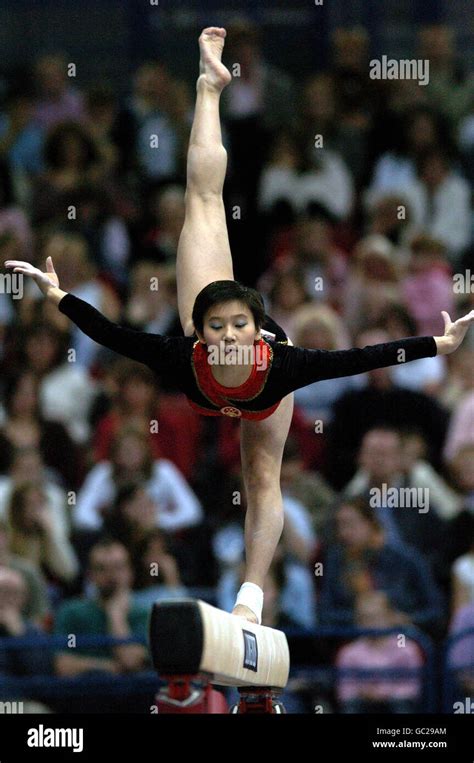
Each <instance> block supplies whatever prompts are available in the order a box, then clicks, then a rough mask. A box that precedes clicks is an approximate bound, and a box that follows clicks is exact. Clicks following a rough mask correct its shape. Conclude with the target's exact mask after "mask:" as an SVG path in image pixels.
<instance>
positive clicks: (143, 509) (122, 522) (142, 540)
mask: <svg viewBox="0 0 474 763" xmlns="http://www.w3.org/2000/svg"><path fill="white" fill-rule="evenodd" d="M156 521H157V507H156V504H155V502H154V501H153V500H152V499H151V498H150V496H149V495H148V493H147V492H146V487H145V484H144V483H143V482H141V481H139V480H136V481H134V482H126V483H124V484H123V485H122V486H121V487H120V488H119V490H118V492H117V496H116V499H115V501H114V504H113V506H112V507H111V510H110V511H109V512H108V513H107V514H106V515H105V521H104V529H105V531H106V533H107V535H108V536H110V537H111V538H115V539H116V540H118V541H120V542H121V543H123V545H124V546H125V547H126V549H127V551H128V553H129V555H130V560H131V563H132V567H133V574H134V580H135V585H136V587H141V586H147V587H148V588H149V587H150V586H153V588H155V587H156V586H155V585H154V583H157V581H156V576H157V574H158V568H159V561H158V559H156V560H154V564H151V563H150V566H147V562H145V561H144V560H145V559H149V558H150V555H151V554H152V553H154V552H157V553H159V556H160V560H161V562H162V565H163V566H162V568H161V572H160V573H159V574H160V577H161V578H162V579H163V574H164V576H165V584H166V585H168V586H170V587H171V588H173V589H175V588H177V589H180V588H182V586H181V577H180V572H179V567H178V564H177V561H176V559H175V558H174V557H173V556H172V555H171V554H170V552H169V551H167V550H166V549H167V546H170V547H171V546H172V545H176V544H178V545H182V546H184V547H185V548H184V550H185V553H186V554H188V555H194V554H195V553H196V549H195V548H194V543H193V539H192V538H189V537H186V536H185V537H184V538H182V539H181V538H179V539H177V540H176V539H175V540H174V544H173V538H172V537H170V536H168V535H167V534H165V533H163V532H162V531H161V530H157V529H156ZM157 565H158V567H157ZM153 575H154V577H153ZM150 576H151V577H150ZM151 594H152V592H148V594H145V597H146V598H147V599H149V598H150V596H151ZM142 599H143V596H142Z"/></svg>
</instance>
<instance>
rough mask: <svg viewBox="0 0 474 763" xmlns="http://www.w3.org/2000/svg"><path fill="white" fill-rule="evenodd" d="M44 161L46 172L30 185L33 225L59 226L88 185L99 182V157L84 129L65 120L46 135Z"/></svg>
mask: <svg viewBox="0 0 474 763" xmlns="http://www.w3.org/2000/svg"><path fill="white" fill-rule="evenodd" d="M44 158H45V165H46V169H45V171H44V172H42V173H41V174H40V175H37V176H36V177H35V179H34V182H33V190H32V195H31V216H32V220H33V224H34V225H44V224H46V223H59V224H61V223H62V222H64V218H65V216H66V214H67V211H68V207H69V206H70V205H71V204H72V205H74V204H75V201H76V199H79V198H80V196H81V194H82V193H83V192H84V191H85V190H87V189H88V188H90V186H95V185H99V181H102V178H101V175H102V172H103V168H102V167H101V161H102V157H101V156H100V154H99V153H98V150H97V147H96V144H95V143H94V141H93V139H92V137H91V136H90V135H89V132H88V130H87V129H86V128H85V127H83V126H82V125H80V124H78V123H77V122H73V121H65V122H60V123H58V124H57V125H56V126H55V127H53V128H52V130H51V131H50V132H49V133H48V135H47V137H46V141H45V146H44Z"/></svg>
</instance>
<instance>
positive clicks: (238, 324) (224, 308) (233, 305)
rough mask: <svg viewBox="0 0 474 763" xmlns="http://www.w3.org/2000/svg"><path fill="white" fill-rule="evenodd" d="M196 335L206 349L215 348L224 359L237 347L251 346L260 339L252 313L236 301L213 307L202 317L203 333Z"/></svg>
mask: <svg viewBox="0 0 474 763" xmlns="http://www.w3.org/2000/svg"><path fill="white" fill-rule="evenodd" d="M197 334H198V336H199V339H200V340H201V342H204V343H206V344H207V346H208V348H209V347H215V346H216V347H218V348H219V350H220V351H222V352H223V353H225V356H226V357H227V356H230V355H232V353H234V352H235V349H236V348H237V347H238V346H239V345H240V346H244V345H247V346H251V345H253V343H254V341H255V340H256V339H259V338H260V332H259V331H257V330H256V328H255V321H254V318H253V315H252V311H251V310H250V308H248V307H247V305H245V304H244V303H242V302H239V301H238V300H233V301H231V302H222V303H221V304H217V305H213V307H211V308H210V309H209V310H208V311H207V313H206V314H205V316H204V322H203V333H202V334H200V333H199V332H197Z"/></svg>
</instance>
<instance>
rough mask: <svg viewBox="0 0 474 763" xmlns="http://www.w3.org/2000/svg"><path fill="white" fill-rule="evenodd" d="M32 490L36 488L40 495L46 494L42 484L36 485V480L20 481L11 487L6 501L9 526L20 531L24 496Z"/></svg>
mask: <svg viewBox="0 0 474 763" xmlns="http://www.w3.org/2000/svg"><path fill="white" fill-rule="evenodd" d="M32 490H37V491H38V492H40V493H41V494H42V495H44V496H46V494H45V492H44V489H43V486H42V485H38V483H37V482H33V481H31V482H21V483H20V484H19V485H17V486H16V487H15V488H14V489H13V492H12V494H11V497H10V500H9V502H8V509H7V517H8V522H9V524H10V526H11V527H12V528H14V529H16V530H20V531H21V529H22V519H23V511H24V508H25V502H26V498H27V496H28V494H29V493H30V492H31V491H32Z"/></svg>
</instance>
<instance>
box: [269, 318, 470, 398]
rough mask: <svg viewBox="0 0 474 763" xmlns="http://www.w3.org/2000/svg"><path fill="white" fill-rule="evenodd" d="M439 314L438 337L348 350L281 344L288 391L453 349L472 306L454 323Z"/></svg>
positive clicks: (463, 331) (467, 319) (460, 338)
mask: <svg viewBox="0 0 474 763" xmlns="http://www.w3.org/2000/svg"><path fill="white" fill-rule="evenodd" d="M443 318H444V321H445V333H444V335H443V336H441V337H432V336H423V337H408V338H407V339H397V340H395V341H392V342H384V343H382V344H375V345H372V346H367V347H363V348H354V349H352V350H335V351H330V350H307V349H304V348H302V347H285V348H282V350H280V353H281V360H280V365H281V369H282V376H283V375H284V377H285V379H286V380H287V381H288V391H291V390H295V389H299V388H300V387H305V386H306V385H308V384H312V383H313V382H316V381H321V380H322V379H335V378H337V377H340V376H353V375H355V374H361V373H365V372H366V371H371V370H372V369H374V368H385V367H387V366H394V365H397V364H399V363H409V362H410V361H412V360H418V359H419V358H426V357H432V356H434V355H447V354H449V353H451V352H454V350H456V349H457V347H459V345H460V344H461V342H462V340H463V338H464V336H465V334H466V332H467V329H468V327H469V325H470V324H471V323H473V322H474V310H471V312H470V313H468V314H467V315H465V316H464V317H463V318H459V319H458V320H457V321H456V322H455V323H452V322H451V319H450V317H449V315H448V314H447V313H445V312H443Z"/></svg>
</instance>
